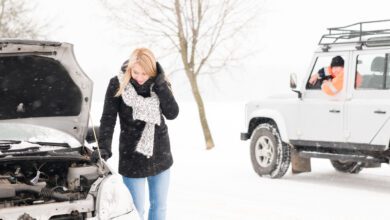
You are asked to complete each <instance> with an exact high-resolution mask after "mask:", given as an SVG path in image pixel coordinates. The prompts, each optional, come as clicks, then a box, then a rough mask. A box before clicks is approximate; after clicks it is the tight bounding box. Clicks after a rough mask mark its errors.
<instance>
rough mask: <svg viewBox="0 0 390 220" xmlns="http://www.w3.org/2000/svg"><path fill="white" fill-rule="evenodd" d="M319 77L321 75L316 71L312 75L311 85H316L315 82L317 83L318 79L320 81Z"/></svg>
mask: <svg viewBox="0 0 390 220" xmlns="http://www.w3.org/2000/svg"><path fill="white" fill-rule="evenodd" d="M318 77H319V75H318V73H314V74H313V75H312V76H311V77H310V80H309V83H310V84H311V85H315V84H316V83H317V81H318Z"/></svg>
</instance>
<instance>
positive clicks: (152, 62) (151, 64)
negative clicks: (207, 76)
mask: <svg viewBox="0 0 390 220" xmlns="http://www.w3.org/2000/svg"><path fill="white" fill-rule="evenodd" d="M135 64H138V65H140V66H141V67H142V68H143V69H144V70H145V73H146V74H147V75H148V76H150V77H155V76H156V75H157V67H156V58H155V57H154V54H153V53H152V51H151V50H149V49H147V48H137V49H135V50H134V51H133V53H131V56H130V59H129V63H128V65H127V68H126V71H125V72H124V77H123V81H122V82H120V85H119V89H118V91H117V92H116V94H115V97H118V96H120V95H121V94H122V92H123V90H124V89H125V86H126V85H127V84H128V83H129V81H130V79H131V71H132V69H133V67H134V65H135Z"/></svg>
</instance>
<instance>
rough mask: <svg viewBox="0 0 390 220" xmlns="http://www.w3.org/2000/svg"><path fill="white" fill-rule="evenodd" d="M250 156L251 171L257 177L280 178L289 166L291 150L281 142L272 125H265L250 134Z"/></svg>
mask: <svg viewBox="0 0 390 220" xmlns="http://www.w3.org/2000/svg"><path fill="white" fill-rule="evenodd" d="M250 155H251V161H252V166H253V169H254V170H255V172H256V173H257V174H258V175H259V176H263V175H269V176H270V177H271V178H280V177H282V176H284V174H286V172H287V170H288V167H289V166H290V161H291V148H290V147H289V146H288V145H287V144H285V143H283V142H282V140H281V138H280V134H279V132H278V130H277V129H276V128H275V127H274V126H273V125H271V124H268V123H265V124H260V125H259V126H257V128H256V129H255V130H254V131H253V133H252V137H251V144H250Z"/></svg>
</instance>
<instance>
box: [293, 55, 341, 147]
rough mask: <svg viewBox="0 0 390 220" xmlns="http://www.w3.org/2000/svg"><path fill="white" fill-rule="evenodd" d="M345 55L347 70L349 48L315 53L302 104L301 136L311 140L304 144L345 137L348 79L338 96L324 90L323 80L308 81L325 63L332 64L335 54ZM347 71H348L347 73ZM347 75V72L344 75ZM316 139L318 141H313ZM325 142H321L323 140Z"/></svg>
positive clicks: (329, 141)
mask: <svg viewBox="0 0 390 220" xmlns="http://www.w3.org/2000/svg"><path fill="white" fill-rule="evenodd" d="M338 55H340V56H342V57H343V59H344V62H345V65H344V70H345V71H347V70H348V57H349V56H348V52H338V53H326V54H322V53H319V54H316V55H315V57H314V60H313V64H312V65H311V66H312V68H311V70H310V74H309V77H308V78H307V80H306V87H305V90H304V91H303V97H302V102H301V104H300V123H299V125H298V126H299V127H300V130H299V131H298V135H299V136H300V140H302V141H309V142H307V143H300V144H303V145H312V144H316V145H318V144H320V145H326V143H331V142H341V141H343V139H344V135H343V134H344V128H343V119H344V115H345V113H344V103H345V91H346V89H345V85H346V83H345V81H346V80H345V79H346V77H344V78H345V79H344V85H343V89H342V90H341V91H340V92H339V93H338V94H337V95H336V96H328V95H327V94H325V93H324V92H323V91H322V90H321V83H322V82H321V81H319V82H318V83H317V85H316V86H312V85H310V84H309V82H308V81H309V79H310V77H311V76H312V75H313V74H315V73H317V72H318V71H319V69H321V68H322V67H327V66H329V65H330V63H331V60H332V58H333V57H335V56H338ZM345 74H346V73H345ZM345 76H346V75H345ZM313 141H315V143H314V142H313ZM321 142H322V143H321Z"/></svg>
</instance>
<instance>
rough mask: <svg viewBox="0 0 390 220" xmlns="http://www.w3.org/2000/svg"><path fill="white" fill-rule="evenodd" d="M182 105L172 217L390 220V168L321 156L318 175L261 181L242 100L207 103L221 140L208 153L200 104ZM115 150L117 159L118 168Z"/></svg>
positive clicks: (175, 126)
mask: <svg viewBox="0 0 390 220" xmlns="http://www.w3.org/2000/svg"><path fill="white" fill-rule="evenodd" d="M180 107H181V112H180V116H179V117H178V119H176V120H175V121H171V122H168V123H169V124H168V126H169V132H170V137H171V142H172V143H171V145H172V151H173V155H174V160H175V163H174V166H173V167H172V179H171V188H170V194H169V208H168V219H173V220H182V219H185V220H192V219H193V220H195V219H196V220H199V219H202V220H206V219H210V220H211V219H213V220H214V219H221V220H222V219H224V220H227V219H229V220H230V219H231V220H233V219H240V220H242V219H244V220H246V219H248V220H249V219H390V209H389V204H387V202H388V201H389V200H390V167H389V166H388V165H386V164H384V165H382V168H375V169H365V170H363V171H362V172H361V173H360V174H357V175H352V174H342V173H339V172H336V171H335V170H334V169H333V167H332V166H331V164H330V162H329V161H328V160H320V159H314V160H312V170H313V171H312V172H311V173H305V174H299V175H292V174H291V171H289V172H288V173H287V174H286V175H285V176H284V177H283V178H282V179H269V178H260V177H258V176H257V174H255V172H254V171H253V170H252V167H251V164H250V158H249V142H242V141H240V140H239V134H240V132H241V131H242V128H243V123H244V122H243V120H244V113H243V108H244V106H243V105H242V104H235V103H207V104H206V108H207V113H208V115H207V116H208V118H209V122H210V127H211V130H212V133H213V136H214V140H215V143H216V147H215V149H213V150H211V151H206V150H204V141H203V136H202V133H201V131H200V125H199V122H198V119H197V110H196V108H195V105H194V104H186V103H182V104H181V105H180ZM97 110H98V111H99V109H97ZM98 111H97V112H98ZM97 112H95V113H96V114H97ZM96 117H100V116H95V120H96ZM115 137H117V135H116V136H115ZM115 146H117V138H116V139H115V140H114V142H113V147H114V148H115ZM115 150H117V149H114V154H115V155H114V157H113V158H112V159H110V160H109V163H110V164H112V166H114V167H117V153H116V152H115Z"/></svg>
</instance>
